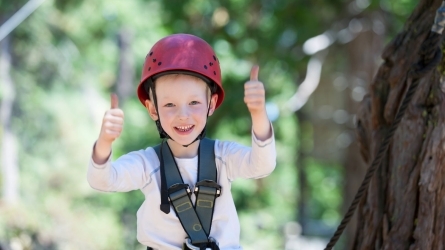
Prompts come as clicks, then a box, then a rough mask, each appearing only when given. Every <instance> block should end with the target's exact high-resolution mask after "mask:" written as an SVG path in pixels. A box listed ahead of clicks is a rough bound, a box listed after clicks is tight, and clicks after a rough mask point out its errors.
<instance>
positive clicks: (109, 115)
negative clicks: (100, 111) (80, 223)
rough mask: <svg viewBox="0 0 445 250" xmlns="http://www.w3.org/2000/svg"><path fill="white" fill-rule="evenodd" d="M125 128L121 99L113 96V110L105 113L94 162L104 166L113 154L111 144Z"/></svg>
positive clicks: (94, 153) (95, 147) (95, 148)
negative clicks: (120, 105) (120, 106)
mask: <svg viewBox="0 0 445 250" xmlns="http://www.w3.org/2000/svg"><path fill="white" fill-rule="evenodd" d="M123 126H124V112H123V111H122V109H120V108H119V99H118V98H117V95H116V94H111V108H110V109H109V110H107V111H106V112H105V115H104V118H103V119H102V127H101V129H100V134H99V138H98V139H97V141H96V144H95V146H94V151H93V161H94V162H95V163H97V164H103V163H105V162H106V161H107V159H108V157H109V156H110V153H111V144H112V143H113V141H114V140H115V139H116V138H118V137H119V136H120V135H121V132H122V129H123Z"/></svg>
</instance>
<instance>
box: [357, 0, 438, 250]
mask: <svg viewBox="0 0 445 250" xmlns="http://www.w3.org/2000/svg"><path fill="white" fill-rule="evenodd" d="M441 2H442V1H439V0H423V1H420V2H419V4H418V6H417V7H416V9H415V10H414V12H413V13H412V15H411V16H410V18H409V19H408V21H407V22H406V25H405V27H404V30H403V31H402V32H401V33H399V34H398V35H397V36H396V37H395V38H394V39H393V40H392V41H391V43H390V44H389V45H388V46H387V47H386V48H385V50H384V52H383V55H382V58H383V60H384V62H383V64H382V65H381V66H380V68H379V70H378V72H377V75H376V76H375V78H374V80H373V82H372V83H371V86H370V95H368V96H366V97H365V98H364V100H363V101H362V102H361V106H360V108H359V110H360V111H359V113H358V114H357V116H358V120H357V121H358V123H357V134H358V139H359V142H360V151H361V153H362V157H363V159H365V161H366V162H367V163H368V164H369V163H370V162H371V161H372V159H373V158H374V157H375V155H376V153H377V150H378V147H379V145H380V142H381V141H382V140H383V138H384V136H385V135H386V133H387V131H388V129H389V127H390V125H391V123H392V121H393V119H394V117H395V114H396V112H397V108H398V107H399V105H400V103H401V101H402V97H403V94H404V91H405V90H406V88H407V86H406V85H407V81H406V80H407V75H408V72H409V70H410V69H411V66H412V65H413V64H414V63H415V62H416V61H417V60H419V50H420V47H421V44H422V42H423V41H424V40H425V38H426V35H427V34H428V32H429V31H430V30H431V26H432V24H433V20H434V16H435V12H436V10H437V8H438V7H439V6H440V4H441ZM443 90H445V89H444V88H442V89H441V86H440V74H439V72H438V71H437V70H433V71H431V72H430V73H428V74H427V76H425V77H424V78H423V79H421V80H420V83H419V87H418V90H417V92H416V94H415V95H414V97H413V99H412V101H411V103H410V105H409V106H408V109H407V110H406V112H405V116H404V118H403V119H402V121H401V123H400V125H399V128H398V129H397V131H396V132H395V134H394V137H393V139H392V141H391V143H390V145H389V149H388V151H387V154H386V156H385V157H384V158H383V160H382V164H381V166H380V168H379V170H378V171H376V173H375V176H374V177H373V179H372V181H371V183H370V186H369V189H368V192H367V194H366V195H365V197H364V198H363V199H362V202H361V204H360V207H359V209H358V220H359V223H358V226H357V232H356V236H355V242H354V246H353V249H444V246H445V237H444V236H445V224H444V223H443V222H444V217H445V199H443V198H442V197H444V195H445V182H444V181H443V180H444V179H445V168H443V167H442V164H441V163H442V162H443V158H444V156H445V149H444V147H443V145H444V144H443V142H444V140H445V133H444V132H443V131H445V130H444V129H445V121H444V114H443V113H441V112H440V110H441V107H444V105H445V101H444V92H443Z"/></svg>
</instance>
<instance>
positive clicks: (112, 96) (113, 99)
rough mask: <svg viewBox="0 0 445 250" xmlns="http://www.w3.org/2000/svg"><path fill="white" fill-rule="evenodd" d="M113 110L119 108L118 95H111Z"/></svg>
mask: <svg viewBox="0 0 445 250" xmlns="http://www.w3.org/2000/svg"><path fill="white" fill-rule="evenodd" d="M110 97H111V109H117V108H119V99H118V98H117V95H116V94H115V93H111V95H110Z"/></svg>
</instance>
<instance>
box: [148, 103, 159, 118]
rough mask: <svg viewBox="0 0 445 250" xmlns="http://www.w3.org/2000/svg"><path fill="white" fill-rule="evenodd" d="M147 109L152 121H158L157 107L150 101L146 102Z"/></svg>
mask: <svg viewBox="0 0 445 250" xmlns="http://www.w3.org/2000/svg"><path fill="white" fill-rule="evenodd" d="M145 108H146V109H147V111H148V114H149V115H150V117H151V119H153V120H154V121H157V120H158V119H159V116H158V112H156V108H155V105H154V104H153V102H151V101H150V100H149V99H147V100H145Z"/></svg>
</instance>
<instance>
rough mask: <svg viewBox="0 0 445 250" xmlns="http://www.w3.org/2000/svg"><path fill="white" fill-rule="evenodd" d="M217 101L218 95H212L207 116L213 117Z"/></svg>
mask: <svg viewBox="0 0 445 250" xmlns="http://www.w3.org/2000/svg"><path fill="white" fill-rule="evenodd" d="M217 101H218V95H217V94H213V95H212V97H211V98H210V109H209V116H211V115H213V112H215V108H216V102H217Z"/></svg>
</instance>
